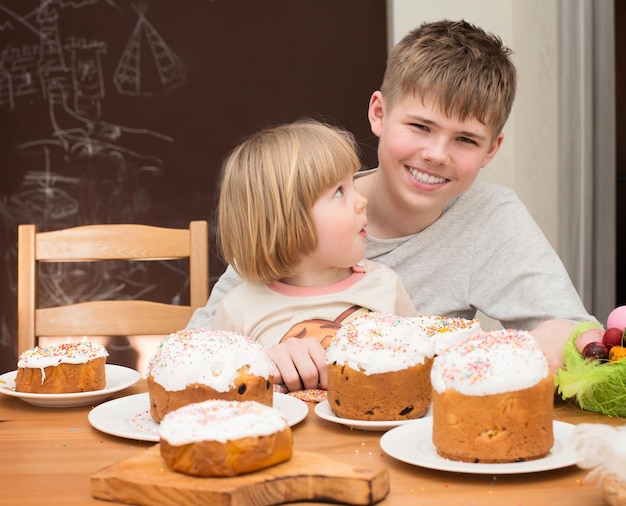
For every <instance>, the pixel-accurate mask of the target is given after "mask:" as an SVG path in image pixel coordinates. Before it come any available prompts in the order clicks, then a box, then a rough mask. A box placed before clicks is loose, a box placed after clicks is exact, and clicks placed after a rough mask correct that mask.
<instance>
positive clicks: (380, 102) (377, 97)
mask: <svg viewBox="0 0 626 506" xmlns="http://www.w3.org/2000/svg"><path fill="white" fill-rule="evenodd" d="M384 109H385V104H384V99H383V94H382V93H381V92H380V91H375V92H374V93H372V97H371V98H370V104H369V107H368V109H367V117H368V119H369V121H370V129H371V130H372V133H373V134H374V135H375V136H376V137H380V133H381V132H382V129H383V116H384V115H385V110H384Z"/></svg>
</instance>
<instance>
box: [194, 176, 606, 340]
mask: <svg viewBox="0 0 626 506" xmlns="http://www.w3.org/2000/svg"><path fill="white" fill-rule="evenodd" d="M365 256H366V258H369V259H370V260H374V261H377V262H380V263H383V264H385V265H387V266H389V267H391V268H392V269H394V270H395V271H396V272H397V273H398V274H399V275H400V277H401V278H402V281H403V282H404V285H405V287H406V290H407V292H408V293H409V295H410V296H411V298H412V300H413V303H414V304H415V307H416V309H417V311H418V312H419V313H420V314H424V315H443V316H460V317H463V318H468V319H471V318H474V316H475V315H476V311H477V310H478V309H479V310H481V311H482V312H483V313H485V314H486V315H487V316H489V317H491V318H493V319H495V320H498V321H500V322H501V324H502V325H503V326H504V327H506V328H518V329H526V330H532V329H533V328H534V327H536V326H537V325H538V324H539V323H541V322H543V321H545V320H551V319H568V320H575V321H579V320H595V319H594V318H593V317H592V316H590V315H589V314H588V313H587V311H586V310H585V308H584V306H583V304H582V302H581V300H580V297H579V296H578V293H577V292H576V290H575V288H574V286H573V285H572V283H571V280H570V278H569V275H568V273H567V271H566V270H565V267H564V266H563V263H562V262H561V260H560V258H559V257H558V255H557V254H556V252H555V251H554V249H553V248H552V246H551V245H550V243H549V242H548V240H547V239H546V237H545V235H544V234H543V232H542V231H541V230H540V228H539V226H538V225H537V224H536V222H535V221H534V219H533V218H532V216H531V215H530V213H529V212H528V210H527V209H526V207H525V206H524V204H523V203H522V202H521V201H520V199H519V198H518V197H517V196H516V194H515V193H514V192H513V191H512V190H510V189H509V188H506V187H504V186H501V185H497V184H491V183H485V182H475V183H474V184H473V185H472V186H471V187H470V188H469V189H468V190H466V191H465V192H464V193H463V194H461V195H460V196H458V197H456V198H455V199H452V200H451V201H450V202H449V203H448V206H447V208H446V211H445V212H444V214H443V215H442V216H441V217H440V218H439V219H438V220H437V221H436V222H434V223H433V224H432V225H430V226H429V227H428V228H426V229H425V230H423V231H421V232H419V233H417V234H413V235H410V236H406V237H399V238H394V239H376V238H375V237H371V236H368V238H367V248H366V254H365ZM240 282H241V278H240V277H239V276H238V275H237V274H236V273H235V272H234V270H233V269H232V268H231V267H228V269H227V270H226V272H225V273H224V274H223V275H222V277H221V278H220V279H219V281H218V282H217V283H216V284H215V286H214V287H213V290H212V291H211V296H210V297H209V301H208V303H207V306H206V307H204V308H200V309H198V310H196V312H195V313H194V315H193V317H192V318H191V320H190V322H189V324H188V326H189V327H210V326H211V320H212V318H213V314H215V310H216V309H217V306H218V304H219V301H220V300H221V299H222V297H223V296H224V294H225V293H227V292H228V291H229V290H230V289H231V288H232V287H234V286H236V285H237V284H239V283H240Z"/></svg>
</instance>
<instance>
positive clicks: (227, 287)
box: [187, 265, 243, 329]
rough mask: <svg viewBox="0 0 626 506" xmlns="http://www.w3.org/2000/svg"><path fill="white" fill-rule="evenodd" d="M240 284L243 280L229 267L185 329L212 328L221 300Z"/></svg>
mask: <svg viewBox="0 0 626 506" xmlns="http://www.w3.org/2000/svg"><path fill="white" fill-rule="evenodd" d="M241 283H243V279H242V278H241V277H240V276H239V275H238V274H237V273H236V272H235V270H234V269H233V268H232V267H231V266H230V265H229V266H228V267H227V268H226V270H225V271H224V273H223V274H222V275H221V276H220V279H218V280H217V282H216V283H215V285H214V286H213V289H212V290H211V294H210V295H209V300H208V301H207V303H206V306H204V307H201V308H198V309H196V310H195V311H194V313H193V315H192V316H191V319H190V320H189V323H187V328H188V329H191V328H212V327H213V317H214V316H215V311H217V307H218V306H219V304H220V302H221V300H222V299H223V298H224V296H225V295H226V294H227V293H228V292H230V291H231V290H232V289H233V288H235V287H236V286H237V285H239V284H241Z"/></svg>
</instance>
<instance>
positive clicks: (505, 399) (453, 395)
mask: <svg viewBox="0 0 626 506" xmlns="http://www.w3.org/2000/svg"><path fill="white" fill-rule="evenodd" d="M431 382H432V386H433V432H432V438H433V444H434V446H435V448H436V450H437V453H438V454H439V455H441V456H442V457H445V458H448V459H452V460H458V461H464V462H481V463H506V462H519V461H525V460H533V459H538V458H542V457H544V456H546V455H547V454H548V452H549V451H550V449H551V448H552V446H553V444H554V435H553V429H552V413H553V407H554V380H553V376H552V373H551V371H550V369H549V367H548V361H547V359H546V357H545V355H544V354H543V352H542V351H541V350H540V349H539V347H538V346H537V342H536V341H535V339H534V338H533V336H532V335H530V334H529V333H528V332H524V331H518V330H499V331H494V332H486V333H481V334H477V335H475V336H472V337H471V338H470V339H468V340H467V341H464V342H461V343H458V344H456V345H454V346H452V347H450V348H448V349H447V350H446V351H445V352H443V353H442V354H441V355H439V356H437V357H436V358H435V360H434V362H433V366H432V369H431Z"/></svg>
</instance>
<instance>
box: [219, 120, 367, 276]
mask: <svg viewBox="0 0 626 506" xmlns="http://www.w3.org/2000/svg"><path fill="white" fill-rule="evenodd" d="M359 168H360V162H359V157H358V154H357V152H356V143H355V141H354V138H353V136H352V135H351V134H350V133H348V132H346V131H345V130H342V129H339V128H335V127H331V126H329V125H326V124H323V123H320V122H317V121H314V120H301V121H297V122H295V123H291V124H288V125H280V126H276V127H273V128H268V129H265V130H261V131H260V132H257V133H255V134H253V135H252V136H250V137H249V138H247V139H246V140H245V141H244V142H243V143H242V144H240V145H239V146H237V147H236V148H235V149H234V150H233V151H232V153H231V154H230V155H229V156H228V158H227V159H226V161H225V162H224V166H223V173H222V186H221V190H220V198H219V204H218V210H217V215H218V222H217V224H218V241H219V244H220V247H221V250H222V254H223V256H224V259H225V260H226V261H227V262H228V263H229V264H230V265H232V266H233V268H234V269H235V271H237V273H238V274H239V275H240V276H241V277H243V278H244V279H245V280H247V281H249V282H253V283H269V282H272V281H276V280H279V279H281V278H284V277H288V276H292V275H293V274H294V272H293V269H294V267H295V266H296V264H297V263H298V262H299V261H300V259H301V257H302V255H306V254H308V253H310V252H312V251H313V250H314V249H315V247H316V246H317V232H316V229H315V225H314V222H313V217H312V213H311V209H312V207H313V204H314V203H315V202H316V201H317V200H318V198H319V197H320V196H321V195H322V193H324V192H325V191H327V190H329V189H331V188H332V187H333V186H334V185H336V184H337V183H338V182H339V181H341V180H342V179H343V178H345V177H346V176H347V175H352V174H354V173H355V172H356V171H358V170H359Z"/></svg>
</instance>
